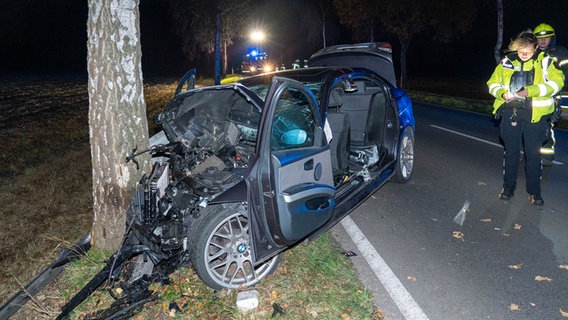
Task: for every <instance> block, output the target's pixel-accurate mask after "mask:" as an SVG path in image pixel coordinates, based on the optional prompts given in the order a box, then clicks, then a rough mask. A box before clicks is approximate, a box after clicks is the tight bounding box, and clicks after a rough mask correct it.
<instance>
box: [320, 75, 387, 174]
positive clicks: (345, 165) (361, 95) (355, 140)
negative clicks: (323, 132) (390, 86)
mask: <svg viewBox="0 0 568 320" xmlns="http://www.w3.org/2000/svg"><path fill="white" fill-rule="evenodd" d="M370 83H371V82H370V81H363V80H361V81H355V84H356V86H357V91H355V92H349V93H347V92H345V91H344V90H343V87H340V86H339V87H336V88H334V89H333V90H332V91H331V94H330V99H329V103H328V121H329V125H330V127H331V132H332V136H333V139H332V141H331V143H330V149H331V155H332V167H333V173H334V177H339V178H341V176H342V175H344V174H345V173H346V172H347V171H348V169H349V165H350V164H352V165H355V166H359V167H360V166H367V167H370V166H372V165H374V164H375V163H377V162H378V161H379V160H380V151H381V146H382V143H383V135H384V124H385V115H386V103H387V98H386V95H385V90H384V89H383V88H381V87H379V86H369V84H370Z"/></svg>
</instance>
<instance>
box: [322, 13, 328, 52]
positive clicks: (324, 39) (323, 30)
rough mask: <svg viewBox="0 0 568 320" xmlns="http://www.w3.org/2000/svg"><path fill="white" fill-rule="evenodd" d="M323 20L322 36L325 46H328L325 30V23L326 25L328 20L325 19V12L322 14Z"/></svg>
mask: <svg viewBox="0 0 568 320" xmlns="http://www.w3.org/2000/svg"><path fill="white" fill-rule="evenodd" d="M321 20H322V22H321V37H322V39H323V47H322V48H325V47H326V46H327V39H326V30H325V25H326V21H325V13H324V14H323V15H322V19H321Z"/></svg>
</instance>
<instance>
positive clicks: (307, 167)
mask: <svg viewBox="0 0 568 320" xmlns="http://www.w3.org/2000/svg"><path fill="white" fill-rule="evenodd" d="M313 169H314V159H310V160H308V161H306V163H304V170H306V171H309V170H313Z"/></svg>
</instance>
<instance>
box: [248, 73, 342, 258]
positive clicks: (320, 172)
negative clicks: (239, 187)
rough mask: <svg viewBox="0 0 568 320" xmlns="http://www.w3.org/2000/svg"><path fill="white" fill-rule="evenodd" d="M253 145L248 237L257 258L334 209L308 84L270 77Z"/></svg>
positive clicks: (325, 146) (326, 155) (326, 152)
mask: <svg viewBox="0 0 568 320" xmlns="http://www.w3.org/2000/svg"><path fill="white" fill-rule="evenodd" d="M260 127H261V130H260V134H259V140H258V145H257V151H258V159H257V162H256V165H255V166H256V168H255V169H254V171H256V175H254V176H255V177H257V180H256V182H253V183H256V186H255V187H253V189H255V190H256V192H255V194H254V195H252V196H253V197H254V198H255V199H254V200H255V201H253V202H255V203H256V205H255V207H256V209H254V210H250V212H251V214H252V215H253V217H252V219H250V220H251V223H252V228H251V232H252V236H253V238H254V241H253V245H254V247H255V250H254V252H255V256H256V258H257V261H262V260H265V259H267V258H269V257H270V256H271V255H273V254H274V253H275V252H277V251H279V250H280V249H282V248H284V247H285V246H287V245H290V244H293V243H295V242H297V241H299V240H302V239H303V238H305V237H306V236H308V235H309V234H311V233H312V232H314V231H315V230H317V229H318V228H319V227H321V226H322V225H324V224H325V223H326V222H327V221H329V219H330V218H331V215H332V213H333V210H334V207H335V202H334V195H335V187H334V184H333V174H332V167H331V154H330V149H329V142H328V140H331V137H329V138H328V137H326V133H325V132H324V125H323V123H322V119H321V116H320V112H319V110H318V106H317V102H316V100H315V98H314V96H313V94H312V93H311V91H310V90H309V89H307V88H306V87H305V86H303V85H302V84H301V83H300V82H297V81H295V80H291V79H287V78H281V77H274V79H273V80H272V85H271V88H270V90H269V92H268V95H267V98H266V102H265V107H264V110H263V112H262V120H261V125H260Z"/></svg>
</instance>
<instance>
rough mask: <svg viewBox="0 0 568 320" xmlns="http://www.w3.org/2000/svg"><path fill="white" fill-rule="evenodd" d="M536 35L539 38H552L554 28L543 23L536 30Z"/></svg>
mask: <svg viewBox="0 0 568 320" xmlns="http://www.w3.org/2000/svg"><path fill="white" fill-rule="evenodd" d="M533 32H534V34H535V35H536V37H537V38H539V39H540V38H546V37H552V36H553V35H554V28H553V27H552V26H551V25H549V24H546V23H541V24H539V25H538V26H536V28H534V31H533Z"/></svg>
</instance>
